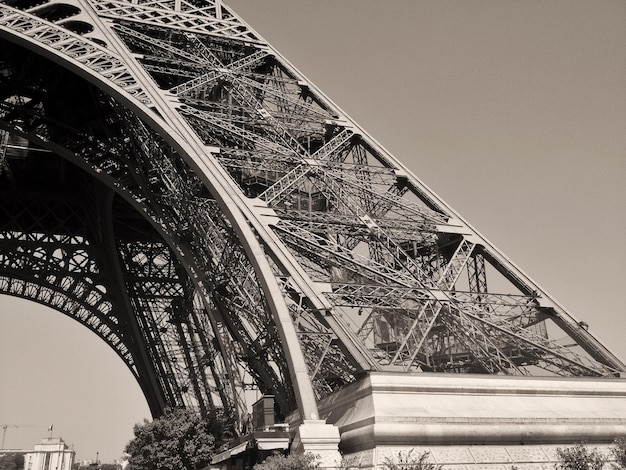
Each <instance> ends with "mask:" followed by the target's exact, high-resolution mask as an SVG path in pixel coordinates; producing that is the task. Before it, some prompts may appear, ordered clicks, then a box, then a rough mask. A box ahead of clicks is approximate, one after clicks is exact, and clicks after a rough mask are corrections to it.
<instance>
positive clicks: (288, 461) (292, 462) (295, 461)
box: [253, 453, 319, 470]
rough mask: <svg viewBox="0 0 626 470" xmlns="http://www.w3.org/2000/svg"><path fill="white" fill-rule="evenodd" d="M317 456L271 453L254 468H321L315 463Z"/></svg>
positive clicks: (295, 469) (263, 469)
mask: <svg viewBox="0 0 626 470" xmlns="http://www.w3.org/2000/svg"><path fill="white" fill-rule="evenodd" d="M316 458H317V456H315V455H313V454H311V453H306V454H289V455H287V456H285V455H280V454H277V455H270V456H269V457H268V458H266V459H265V460H264V461H263V462H261V463H258V464H256V465H255V466H254V467H253V470H309V469H315V468H319V464H316V463H315V459H316Z"/></svg>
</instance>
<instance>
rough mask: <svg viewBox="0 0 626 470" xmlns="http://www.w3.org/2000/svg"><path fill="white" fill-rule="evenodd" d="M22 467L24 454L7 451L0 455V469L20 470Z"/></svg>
mask: <svg viewBox="0 0 626 470" xmlns="http://www.w3.org/2000/svg"><path fill="white" fill-rule="evenodd" d="M23 468H24V456H23V455H22V454H18V453H14V452H9V453H6V454H2V455H0V470H22V469H23Z"/></svg>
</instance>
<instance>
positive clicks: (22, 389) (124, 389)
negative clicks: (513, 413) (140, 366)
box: [0, 0, 626, 461]
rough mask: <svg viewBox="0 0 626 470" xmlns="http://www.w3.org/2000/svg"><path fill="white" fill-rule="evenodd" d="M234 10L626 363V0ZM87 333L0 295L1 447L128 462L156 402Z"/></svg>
mask: <svg viewBox="0 0 626 470" xmlns="http://www.w3.org/2000/svg"><path fill="white" fill-rule="evenodd" d="M228 4H230V5H232V6H233V7H234V8H235V9H236V11H237V12H238V13H240V14H241V15H242V16H243V17H244V18H245V19H246V21H248V23H250V24H251V25H252V27H253V28H255V29H256V30H257V31H258V32H259V33H260V34H261V35H263V36H264V37H265V38H266V39H268V40H269V41H270V42H271V43H272V44H274V46H275V47H277V48H278V50H279V51H281V52H282V54H283V55H284V56H285V57H287V59H289V60H290V61H291V62H292V63H293V64H294V65H295V66H296V67H298V68H299V69H300V70H301V71H302V72H303V73H304V74H305V75H306V76H307V77H308V78H309V79H311V81H313V82H314V83H315V84H316V85H317V86H318V87H320V88H321V89H322V90H323V91H324V92H325V93H326V94H327V95H328V96H329V97H330V98H331V99H333V100H334V101H335V102H336V103H337V104H338V105H339V106H340V107H342V108H343V109H344V110H345V111H346V112H347V113H348V114H349V115H350V116H351V117H353V118H354V119H355V120H356V121H357V122H359V123H360V124H361V125H362V126H363V127H364V128H365V129H366V130H367V131H368V132H369V133H370V134H372V135H373V137H375V138H376V139H377V140H379V141H380V142H381V144H382V145H383V146H385V147H386V148H388V149H389V150H390V151H391V153H392V154H394V155H395V156H396V157H397V158H398V159H399V160H401V161H402V162H404V163H405V164H407V165H408V166H409V167H410V168H411V169H412V170H413V171H414V172H415V173H416V174H417V176H418V177H420V178H421V179H422V180H423V181H424V182H425V183H426V184H427V185H429V186H430V187H431V188H432V189H433V190H434V191H435V192H437V193H438V194H439V195H440V196H441V197H442V198H443V199H444V200H446V201H447V202H448V203H449V204H451V205H452V207H454V208H455V209H456V210H457V211H458V212H460V214H461V215H462V216H463V217H464V218H465V219H466V220H468V222H469V223H470V224H472V225H473V226H474V227H475V228H477V229H478V230H479V231H480V232H481V233H483V234H484V235H485V236H486V237H487V238H488V239H489V240H491V241H492V242H493V243H494V244H495V245H496V246H497V247H498V248H500V249H501V250H502V251H504V253H505V254H506V255H507V256H509V257H510V258H511V259H512V260H513V261H514V262H515V263H516V264H517V265H518V266H519V267H521V269H522V270H524V271H525V272H526V273H527V274H528V275H529V276H530V277H531V278H533V279H534V280H535V281H536V282H537V283H538V284H539V285H541V286H542V287H543V288H544V289H545V290H547V291H548V292H550V293H551V294H552V295H553V296H554V297H556V298H557V299H558V300H559V301H560V302H561V303H562V304H564V305H565V306H566V307H567V308H568V310H569V311H570V312H571V313H572V314H573V315H574V316H575V317H576V318H578V319H581V320H585V321H586V322H587V323H588V324H589V325H590V331H591V332H592V333H593V334H595V335H596V336H597V337H598V338H599V339H600V340H601V341H603V342H604V343H605V345H607V346H608V347H609V348H610V349H612V350H613V351H614V352H615V353H616V354H617V355H618V356H619V357H621V358H622V359H623V360H626V342H625V341H624V340H623V337H624V325H625V319H624V307H623V302H622V297H623V292H624V284H625V281H626V276H625V275H624V273H623V271H622V267H623V266H626V250H625V249H624V245H623V244H622V243H621V242H622V240H621V238H622V236H623V234H624V232H626V216H625V214H626V53H625V52H624V51H626V2H624V1H621V0H620V1H617V0H616V1H596V2H588V1H576V0H563V1H552V0H534V1H533V0H527V1H521V0H519V1H507V0H484V1H478V0H476V1H472V0H458V1H446V0H439V1H422V0H385V1H381V0H230V1H229V2H228ZM92 336H93V335H92V334H91V333H90V332H88V331H87V330H86V329H85V328H82V327H80V325H78V324H76V323H75V322H73V321H71V320H69V319H67V318H65V317H64V316H63V315H61V314H58V313H56V312H52V311H44V309H42V308H41V307H39V306H34V304H31V303H27V302H16V301H14V300H13V299H8V298H6V297H0V374H2V377H3V381H2V387H0V424H5V423H8V424H35V425H40V426H42V429H41V431H39V430H37V429H36V428H20V429H14V428H9V429H8V430H7V437H6V444H7V446H28V447H30V446H32V445H33V444H34V443H35V441H36V439H38V438H39V437H40V436H43V435H46V434H47V433H46V429H45V428H46V427H47V426H48V425H49V424H53V423H54V425H55V427H54V434H55V435H61V436H62V437H64V438H65V439H66V440H67V441H69V442H74V443H75V447H76V450H77V452H78V455H79V457H80V458H94V457H95V453H96V452H97V451H99V452H100V456H101V458H102V459H103V460H104V461H111V460H113V459H114V458H116V457H118V456H119V455H120V454H121V452H122V448H123V446H124V444H125V443H126V441H127V440H128V439H129V438H130V437H131V435H132V425H133V424H134V423H135V422H137V421H140V420H141V419H142V418H143V417H147V416H148V409H147V406H146V405H145V402H144V401H143V398H142V397H141V396H140V392H139V388H138V386H136V385H135V384H134V383H133V381H132V377H131V376H130V373H128V372H127V371H126V370H125V369H124V366H123V365H122V363H121V361H120V360H118V359H117V357H116V356H115V354H114V353H113V352H112V351H109V350H108V349H107V347H106V345H104V344H101V343H100V341H99V340H98V339H97V338H96V337H95V336H93V337H92ZM29 430H30V431H29Z"/></svg>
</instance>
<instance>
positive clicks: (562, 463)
mask: <svg viewBox="0 0 626 470" xmlns="http://www.w3.org/2000/svg"><path fill="white" fill-rule="evenodd" d="M556 453H557V455H558V456H559V463H557V464H556V469H557V470H601V469H602V467H603V466H604V464H605V463H606V461H607V459H606V457H604V456H603V455H602V454H600V453H599V452H598V451H597V450H596V449H593V450H589V449H587V447H585V446H584V445H582V444H578V445H576V446H574V447H566V448H565V449H557V450H556Z"/></svg>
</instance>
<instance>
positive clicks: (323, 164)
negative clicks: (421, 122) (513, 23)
mask: <svg viewBox="0 0 626 470" xmlns="http://www.w3.org/2000/svg"><path fill="white" fill-rule="evenodd" d="M0 35H1V36H2V38H3V44H2V57H1V58H0V60H1V62H0V64H1V69H2V70H1V73H0V100H1V101H0V125H1V126H2V128H3V129H4V131H3V133H2V140H1V142H0V143H1V144H2V147H1V152H0V178H1V181H2V186H1V187H2V192H3V197H2V199H1V201H2V202H1V203H0V215H1V217H2V219H1V220H0V290H1V291H2V292H4V293H9V294H13V295H18V296H22V297H26V298H30V299H33V300H36V301H38V302H42V303H45V304H47V305H50V306H52V307H54V308H56V309H58V310H60V311H63V312H64V313H66V314H68V315H71V316H72V317H74V318H76V319H77V320H79V321H81V322H82V323H84V324H85V325H86V326H88V327H90V328H91V329H92V330H93V331H95V332H96V333H97V334H98V335H99V336H101V337H102V338H103V339H104V340H105V341H107V342H108V343H109V344H110V345H111V347H113V348H114V349H115V350H116V352H117V353H118V354H119V355H120V357H121V358H122V359H123V360H124V361H125V362H126V364H127V365H128V366H129V367H130V368H131V370H133V372H134V373H135V375H136V376H137V378H138V380H139V382H140V383H141V384H142V387H143V388H144V392H145V393H146V396H147V397H148V399H149V402H150V404H151V407H152V409H153V412H154V413H155V414H158V413H159V411H160V410H161V409H162V408H163V406H165V405H166V404H178V405H185V406H191V407H196V408H199V409H200V410H202V411H203V412H205V413H208V412H210V411H211V410H214V409H215V408H218V407H221V408H226V409H228V410H232V412H233V416H237V417H238V419H239V422H240V427H239V430H242V429H243V422H244V421H245V416H246V412H247V410H249V405H248V404H247V400H248V398H249V397H248V396H247V395H249V394H247V393H246V390H247V389H248V388H249V386H250V385H251V384H253V386H254V387H256V388H258V389H260V390H261V391H262V392H263V393H273V394H274V395H275V396H276V398H277V403H278V405H279V407H280V410H281V413H283V414H284V415H287V414H288V413H290V412H293V411H296V410H297V411H299V412H300V413H301V414H302V413H303V414H305V415H307V414H308V412H310V411H315V400H317V399H319V398H320V397H324V396H326V395H328V394H330V393H332V392H334V391H336V390H338V389H339V388H341V387H343V386H345V385H346V384H348V383H351V382H353V381H354V380H356V377H357V376H358V375H359V374H360V373H362V372H364V371H371V370H393V371H406V372H416V371H430V372H449V373H482V374H513V375H563V376H614V375H619V373H620V372H624V371H625V370H626V367H625V366H624V364H622V362H620V361H619V360H618V359H617V358H616V357H615V356H613V355H612V354H611V353H610V352H609V351H608V350H607V349H606V348H604V347H603V346H602V345H601V344H600V343H599V342H598V341H597V340H596V339H595V338H594V337H593V336H592V335H590V334H589V333H588V332H587V330H586V328H585V325H584V324H582V323H578V322H577V321H576V320H574V319H573V318H572V317H571V316H570V315H569V314H568V313H567V312H566V311H565V310H564V309H563V308H562V307H561V306H560V305H558V304H557V303H556V302H555V301H554V300H553V299H551V298H550V297H549V296H548V295H547V293H545V291H543V290H542V289H541V288H540V287H538V286H537V285H536V284H535V283H534V282H533V281H532V280H530V279H529V278H528V277H526V276H525V275H524V274H523V273H522V272H521V271H519V270H518V269H517V268H516V267H515V266H514V265H513V264H512V263H511V262H510V261H509V260H508V259H507V258H506V257H505V256H504V255H503V254H501V253H500V252H499V251H498V250H497V249H496V248H494V247H493V246H492V245H491V244H490V243H489V242H488V241H486V240H485V239H484V238H483V237H482V236H481V235H479V234H478V233H477V232H476V231H475V230H474V229H473V228H472V227H471V226H469V225H468V224H467V223H466V222H465V221H463V219H461V218H460V217H459V216H458V215H457V214H456V213H455V212H454V211H453V210H452V209H451V208H450V207H448V206H447V205H446V204H445V203H444V202H443V201H441V200H440V199H439V197H437V195H436V194H434V193H432V192H431V191H430V190H429V189H428V188H426V187H425V186H424V185H423V184H422V183H421V182H420V181H419V180H418V179H416V178H415V177H414V176H413V175H412V174H411V173H410V172H409V171H408V170H407V169H406V168H405V167H404V166H403V165H402V164H401V163H400V162H399V161H398V160H396V159H395V158H393V157H392V156H391V155H389V154H388V153H387V152H386V151H385V150H384V149H383V148H381V147H380V146H379V145H378V144H377V143H376V142H375V141H374V140H373V139H371V138H370V137H369V136H368V135H367V134H366V133H365V132H364V131H363V130H362V129H360V128H359V127H358V125H357V124H356V123H354V122H353V121H352V120H351V119H350V118H349V117H348V116H347V115H345V113H343V111H341V110H340V109H339V108H337V106H335V105H334V104H333V103H332V102H331V101H330V100H329V99H328V98H327V97H326V96H324V95H323V94H322V93H321V92H320V91H319V90H318V89H317V88H315V86H313V85H312V84H311V83H310V82H308V81H307V80H306V78H305V77H303V76H302V75H301V74H300V73H299V72H298V71H297V70H296V69H295V68H294V67H292V66H291V65H290V64H289V63H288V62H287V61H286V60H285V59H284V58H283V57H281V56H280V54H279V53H278V52H276V51H275V50H274V49H272V47H271V46H270V45H269V44H267V42H265V41H264V40H263V39H262V38H261V37H259V35H258V34H256V33H255V32H254V31H253V30H252V29H250V28H249V27H248V26H247V24H246V23H244V22H243V21H242V20H241V19H240V18H238V17H237V16H236V15H235V13H234V12H232V11H231V10H230V9H229V8H228V7H227V6H225V5H223V4H222V3H221V2H220V1H218V0H215V1H212V0H209V1H202V2H200V1H195V0H194V1H185V0H173V1H159V0H155V1H150V2H147V1H142V0H139V1H134V2H127V1H117V0H106V1H104V0H68V1H67V2H61V1H56V0H53V1H47V2H46V1H33V0H5V1H4V2H3V3H2V4H0ZM42 168H44V169H45V168H50V169H51V171H49V172H47V173H42V171H43V170H42ZM68 174H75V175H76V181H78V182H80V184H72V187H71V190H69V189H67V187H66V186H67V185H64V184H63V182H64V181H66V179H64V178H67V175H68ZM36 175H39V176H36ZM25 188H26V189H25ZM48 194H52V195H54V197H49V196H48ZM103 201H108V202H106V203H105V202H103ZM308 390H310V392H309V391H308ZM311 403H313V404H311Z"/></svg>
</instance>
